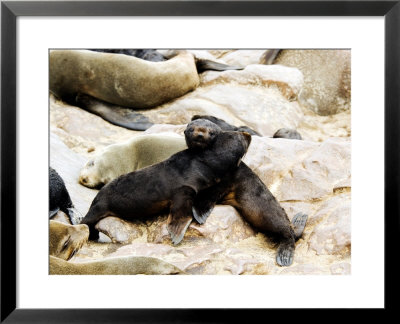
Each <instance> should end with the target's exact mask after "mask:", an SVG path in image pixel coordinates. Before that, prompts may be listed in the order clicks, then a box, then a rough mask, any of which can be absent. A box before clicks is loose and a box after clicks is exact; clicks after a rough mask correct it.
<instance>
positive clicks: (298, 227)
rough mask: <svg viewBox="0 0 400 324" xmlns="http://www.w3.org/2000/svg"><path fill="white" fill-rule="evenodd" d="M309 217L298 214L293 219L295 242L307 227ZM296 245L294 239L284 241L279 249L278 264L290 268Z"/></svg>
mask: <svg viewBox="0 0 400 324" xmlns="http://www.w3.org/2000/svg"><path fill="white" fill-rule="evenodd" d="M307 218H308V216H307V215H306V214H303V213H297V214H296V215H295V216H294V217H293V219H292V225H293V230H294V236H295V240H298V239H299V238H300V237H301V236H302V234H303V231H304V228H305V227H306V223H307ZM294 250H295V245H294V241H293V240H292V239H287V240H283V241H282V242H281V244H280V245H279V248H278V253H277V255H276V263H277V264H278V265H280V266H283V267H288V266H290V265H291V264H292V263H293V257H294Z"/></svg>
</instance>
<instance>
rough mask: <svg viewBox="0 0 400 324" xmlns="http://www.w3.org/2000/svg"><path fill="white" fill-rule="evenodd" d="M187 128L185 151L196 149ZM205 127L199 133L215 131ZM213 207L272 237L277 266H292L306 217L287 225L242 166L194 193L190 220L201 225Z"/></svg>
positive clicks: (260, 184)
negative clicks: (233, 211)
mask: <svg viewBox="0 0 400 324" xmlns="http://www.w3.org/2000/svg"><path fill="white" fill-rule="evenodd" d="M201 120H202V119H197V120H196V121H198V122H200V121H201ZM192 123H193V122H192ZM189 125H190V124H189ZM189 125H188V127H187V128H186V131H185V139H186V143H187V145H188V147H189V149H191V148H198V147H199V146H198V145H197V143H196V134H195V133H194V132H190V131H188V130H190V128H189ZM208 127H210V126H208V125H207V124H204V127H203V132H205V133H209V132H213V131H214V130H215V127H213V126H211V128H210V129H207V128H208ZM204 143H207V141H206V140H205V141H203V145H202V146H201V147H202V148H206V147H207V145H206V144H204ZM216 203H219V204H225V205H231V206H233V207H235V208H236V209H237V210H238V211H239V213H240V214H241V215H242V216H243V217H244V219H245V220H247V222H248V223H249V224H250V225H252V226H253V227H254V228H255V229H257V230H259V231H260V232H262V233H266V234H272V235H273V236H275V237H276V238H277V239H278V241H279V242H280V245H279V248H278V253H277V257H276V261H277V263H278V264H279V265H281V266H289V265H291V264H292V262H293V256H294V250H295V241H296V240H297V239H299V238H300V237H301V235H302V233H303V230H304V227H305V224H306V221H307V215H305V214H302V213H299V214H297V215H296V216H295V217H294V218H293V220H292V224H291V223H290V221H289V218H288V216H287V215H286V212H285V210H284V209H283V208H282V207H281V206H280V204H279V202H278V201H277V200H276V198H275V197H274V196H273V195H272V193H271V192H270V191H269V190H268V188H267V187H266V186H265V184H264V183H263V182H262V181H261V179H260V178H259V177H258V176H257V175H256V174H255V173H254V172H253V171H252V170H251V169H250V168H249V167H248V166H247V165H246V164H245V163H244V162H240V164H239V167H238V168H237V169H232V170H231V171H230V172H228V174H227V175H226V176H225V177H224V178H222V179H221V181H220V182H219V183H218V184H216V185H214V186H212V187H209V188H207V189H205V190H202V191H200V192H199V193H198V195H197V196H196V198H195V201H194V205H193V216H194V218H195V219H196V220H197V222H198V223H200V224H203V223H205V221H206V219H207V217H208V216H209V215H210V213H211V210H212V208H213V207H214V206H215V204H216Z"/></svg>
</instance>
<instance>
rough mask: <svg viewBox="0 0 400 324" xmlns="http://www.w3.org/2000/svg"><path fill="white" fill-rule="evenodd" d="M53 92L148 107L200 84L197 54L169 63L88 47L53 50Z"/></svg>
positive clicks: (66, 96) (69, 97)
mask: <svg viewBox="0 0 400 324" xmlns="http://www.w3.org/2000/svg"><path fill="white" fill-rule="evenodd" d="M49 60H50V62H49V64H50V69H49V72H50V75H49V78H50V80H49V81H50V91H51V92H53V93H54V94H55V95H56V96H57V97H59V98H61V99H63V100H66V101H68V102H73V101H74V100H75V97H76V95H77V94H79V93H83V94H87V95H90V96H92V97H94V98H97V99H100V100H103V101H105V102H108V103H112V104H115V105H119V106H123V107H129V108H137V109H145V108H151V107H155V106H158V105H160V104H162V103H164V102H167V101H169V100H172V99H174V98H177V97H180V96H182V95H184V94H185V93H187V92H188V91H190V90H193V89H195V88H196V87H197V86H198V85H199V76H198V73H197V69H196V65H195V61H194V57H193V55H192V54H190V53H182V54H180V55H177V56H176V57H174V58H172V59H170V60H168V61H165V62H149V61H145V60H142V59H138V58H136V57H133V56H128V55H115V54H109V53H98V52H93V51H86V50H53V51H51V52H50V58H49Z"/></svg>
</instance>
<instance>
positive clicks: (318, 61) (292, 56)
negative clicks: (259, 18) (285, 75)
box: [275, 50, 351, 115]
mask: <svg viewBox="0 0 400 324" xmlns="http://www.w3.org/2000/svg"><path fill="white" fill-rule="evenodd" d="M275 64H281V65H285V66H291V67H296V68H298V69H299V70H300V71H301V72H302V73H303V75H304V88H303V91H302V93H301V95H300V97H299V99H300V102H301V104H302V105H304V106H305V107H307V108H309V109H311V110H313V111H314V112H316V113H318V114H320V115H333V114H336V113H338V112H340V111H345V110H349V109H350V104H351V51H350V50H283V51H281V53H280V54H279V56H278V57H277V59H276V60H275Z"/></svg>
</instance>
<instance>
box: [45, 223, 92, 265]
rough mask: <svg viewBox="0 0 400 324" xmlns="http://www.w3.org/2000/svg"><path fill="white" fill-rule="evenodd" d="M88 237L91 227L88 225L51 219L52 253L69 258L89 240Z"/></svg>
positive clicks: (50, 242) (50, 243)
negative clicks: (71, 223) (70, 223)
mask: <svg viewBox="0 0 400 324" xmlns="http://www.w3.org/2000/svg"><path fill="white" fill-rule="evenodd" d="M88 238H89V227H88V226H87V225H69V224H65V223H61V222H57V221H53V220H50V226H49V253H50V255H53V256H55V257H57V258H61V259H63V260H69V259H71V258H72V257H73V256H74V255H75V253H76V252H78V251H79V250H80V248H81V247H82V246H83V244H85V243H86V242H87V240H88Z"/></svg>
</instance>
